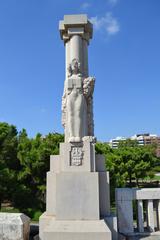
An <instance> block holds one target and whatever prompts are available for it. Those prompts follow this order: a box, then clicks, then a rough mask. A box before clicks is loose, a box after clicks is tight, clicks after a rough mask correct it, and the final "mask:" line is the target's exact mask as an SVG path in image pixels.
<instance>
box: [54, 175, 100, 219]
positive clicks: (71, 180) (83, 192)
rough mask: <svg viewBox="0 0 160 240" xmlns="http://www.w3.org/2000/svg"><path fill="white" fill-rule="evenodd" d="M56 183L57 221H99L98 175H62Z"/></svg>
mask: <svg viewBox="0 0 160 240" xmlns="http://www.w3.org/2000/svg"><path fill="white" fill-rule="evenodd" d="M56 182H57V184H56V219H59V220H67V219H68V220H97V219H99V214H100V213H99V185H98V183H99V180H98V173H61V174H58V175H57V181H56Z"/></svg>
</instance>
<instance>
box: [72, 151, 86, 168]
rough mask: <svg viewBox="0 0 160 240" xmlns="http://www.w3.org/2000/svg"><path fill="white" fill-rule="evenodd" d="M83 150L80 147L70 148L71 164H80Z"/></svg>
mask: <svg viewBox="0 0 160 240" xmlns="http://www.w3.org/2000/svg"><path fill="white" fill-rule="evenodd" d="M82 159H83V151H82V147H72V149H71V161H70V165H71V166H80V165H82Z"/></svg>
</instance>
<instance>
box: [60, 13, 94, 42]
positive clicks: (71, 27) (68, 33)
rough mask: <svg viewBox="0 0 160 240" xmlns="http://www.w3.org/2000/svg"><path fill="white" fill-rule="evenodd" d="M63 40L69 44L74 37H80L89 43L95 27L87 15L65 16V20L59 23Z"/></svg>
mask: <svg viewBox="0 0 160 240" xmlns="http://www.w3.org/2000/svg"><path fill="white" fill-rule="evenodd" d="M59 31H60V36H61V39H62V40H64V42H67V41H68V40H69V39H70V38H71V37H72V36H73V35H79V36H81V37H82V38H83V39H85V40H87V41H88V42H89V39H91V38H92V33H93V25H92V23H91V22H90V21H89V20H88V18H87V15H86V14H81V15H64V20H62V21H60V22H59Z"/></svg>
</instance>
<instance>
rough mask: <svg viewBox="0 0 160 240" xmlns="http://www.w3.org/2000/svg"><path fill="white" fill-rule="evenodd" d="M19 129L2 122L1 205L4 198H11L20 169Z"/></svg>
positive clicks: (0, 152)
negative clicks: (18, 156)
mask: <svg viewBox="0 0 160 240" xmlns="http://www.w3.org/2000/svg"><path fill="white" fill-rule="evenodd" d="M17 147H18V139H17V129H16V127H15V126H13V125H9V124H8V123H4V122H3V123H0V207H1V203H2V202H3V201H4V200H7V199H11V196H12V194H13V192H14V183H15V182H16V173H17V171H19V169H20V162H19V160H18V158H17Z"/></svg>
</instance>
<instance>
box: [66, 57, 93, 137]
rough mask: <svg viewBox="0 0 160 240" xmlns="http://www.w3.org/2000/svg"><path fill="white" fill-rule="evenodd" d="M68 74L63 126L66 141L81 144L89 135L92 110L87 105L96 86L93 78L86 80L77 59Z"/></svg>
mask: <svg viewBox="0 0 160 240" xmlns="http://www.w3.org/2000/svg"><path fill="white" fill-rule="evenodd" d="M68 72H69V75H68V78H67V79H66V81H65V87H64V94H63V98H62V124H63V126H64V128H65V137H66V141H67V142H80V141H82V138H83V137H84V136H88V135H89V131H88V127H89V121H88V116H89V112H90V110H89V106H87V105H88V103H89V101H88V99H89V96H90V95H91V92H93V91H91V88H92V89H93V86H92V85H94V84H93V81H92V80H93V79H92V78H86V79H85V80H84V78H83V76H82V74H81V73H80V63H79V62H78V60H77V59H73V60H72V62H71V64H70V65H69V68H68ZM91 79H92V80H91ZM91 82H92V84H91ZM91 107H92V106H91ZM88 110H89V112H88Z"/></svg>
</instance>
